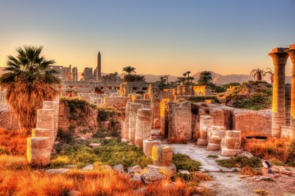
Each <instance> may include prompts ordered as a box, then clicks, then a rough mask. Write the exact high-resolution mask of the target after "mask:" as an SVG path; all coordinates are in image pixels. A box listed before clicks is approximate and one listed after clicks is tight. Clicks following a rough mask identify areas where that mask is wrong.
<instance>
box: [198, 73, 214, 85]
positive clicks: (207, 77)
mask: <svg viewBox="0 0 295 196" xmlns="http://www.w3.org/2000/svg"><path fill="white" fill-rule="evenodd" d="M211 82H212V74H211V72H210V71H202V72H201V74H200V78H199V80H198V84H199V85H208V84H210V83H211Z"/></svg>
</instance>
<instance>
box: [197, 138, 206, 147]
mask: <svg viewBox="0 0 295 196" xmlns="http://www.w3.org/2000/svg"><path fill="white" fill-rule="evenodd" d="M207 144H208V141H207V140H204V139H198V141H197V145H198V146H207Z"/></svg>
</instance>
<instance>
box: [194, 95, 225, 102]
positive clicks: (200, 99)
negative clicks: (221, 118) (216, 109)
mask: <svg viewBox="0 0 295 196" xmlns="http://www.w3.org/2000/svg"><path fill="white" fill-rule="evenodd" d="M207 99H211V100H213V101H215V102H216V103H220V101H219V100H218V99H217V98H216V97H215V96H191V97H189V101H192V102H204V101H205V100H207Z"/></svg>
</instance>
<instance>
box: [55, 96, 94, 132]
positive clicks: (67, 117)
mask: <svg viewBox="0 0 295 196" xmlns="http://www.w3.org/2000/svg"><path fill="white" fill-rule="evenodd" d="M97 116H98V110H97V109H93V108H91V107H90V106H85V108H84V109H82V108H79V107H77V108H74V109H71V107H70V106H69V104H67V103H65V102H63V101H61V102H60V105H59V119H58V128H59V129H61V130H63V131H68V130H69V128H70V127H72V128H73V129H74V134H75V135H78V136H81V137H91V136H92V133H91V132H92V131H94V130H97V128H98V122H97ZM86 132H87V133H86Z"/></svg>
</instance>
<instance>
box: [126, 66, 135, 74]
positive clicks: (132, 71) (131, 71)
mask: <svg viewBox="0 0 295 196" xmlns="http://www.w3.org/2000/svg"><path fill="white" fill-rule="evenodd" d="M123 71H124V72H126V73H127V75H131V73H136V72H135V67H131V66H127V67H124V68H123Z"/></svg>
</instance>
